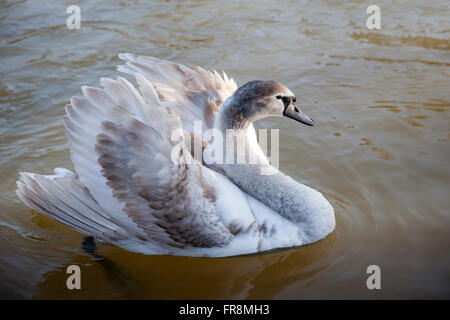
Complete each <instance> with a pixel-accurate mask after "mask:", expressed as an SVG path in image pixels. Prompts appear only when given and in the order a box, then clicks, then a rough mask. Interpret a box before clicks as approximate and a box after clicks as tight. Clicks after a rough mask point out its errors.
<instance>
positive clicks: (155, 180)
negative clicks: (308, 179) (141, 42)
mask: <svg viewBox="0 0 450 320" xmlns="http://www.w3.org/2000/svg"><path fill="white" fill-rule="evenodd" d="M120 58H121V59H123V60H125V61H126V64H125V65H122V66H119V67H118V70H119V71H122V72H125V73H127V74H131V75H133V76H135V78H136V81H137V83H138V85H139V91H140V92H138V90H136V88H135V87H134V86H133V85H132V84H131V83H130V82H128V81H127V80H126V79H124V78H122V77H118V78H117V80H112V79H101V80H100V83H101V85H102V87H103V88H101V89H100V88H93V87H83V88H82V92H83V97H72V98H71V99H70V104H68V105H67V106H66V113H67V116H66V118H65V127H66V133H67V137H68V144H69V147H70V155H71V159H72V162H73V164H74V167H75V171H76V173H72V172H71V171H69V170H66V169H61V168H58V169H55V175H38V174H33V173H21V174H20V180H19V181H18V182H17V186H18V189H17V194H18V196H19V197H20V198H21V199H22V200H23V201H24V202H25V203H26V204H27V205H28V206H30V207H31V208H33V209H35V210H36V211H39V212H40V213H42V214H44V215H46V216H48V217H50V218H53V219H55V220H57V221H59V222H61V223H64V224H66V225H68V226H69V227H71V228H73V229H75V230H77V231H79V232H81V233H83V234H86V235H90V236H93V237H95V238H96V239H98V240H100V241H104V242H108V243H112V244H115V245H118V246H120V247H123V248H125V249H127V250H130V251H135V252H140V253H144V254H170V255H185V256H210V257H219V256H231V255H239V254H248V253H255V252H261V251H265V250H270V249H274V248H280V247H291V246H299V245H304V244H307V243H311V242H314V241H317V240H319V239H321V238H323V237H325V236H326V235H327V234H329V233H330V232H331V231H333V229H334V227H335V220H334V212H333V208H332V207H331V206H330V204H329V203H328V202H327V201H326V200H325V198H324V197H323V196H322V195H321V194H320V193H319V192H317V191H315V190H313V189H311V188H309V187H307V186H304V185H301V184H299V183H297V182H295V181H294V180H293V179H291V178H289V177H288V176H286V175H284V174H282V173H281V172H278V173H277V174H275V175H273V176H261V175H258V174H256V173H255V172H256V171H255V170H256V169H258V168H259V167H255V166H251V165H250V166H246V165H224V166H206V165H204V164H203V163H201V159H200V160H199V159H193V157H192V155H191V153H190V151H189V149H188V148H187V146H186V143H185V141H184V137H182V139H181V140H180V141H177V142H174V141H172V140H171V134H172V133H173V131H174V130H177V129H184V132H186V133H187V134H188V136H189V137H194V135H193V134H192V133H193V131H194V128H193V124H194V121H202V123H203V124H204V125H203V128H204V129H205V130H206V129H208V128H213V127H214V128H217V129H220V130H225V129H229V128H228V127H227V124H228V123H231V125H232V126H235V125H236V126H237V125H238V124H237V122H238V121H237V120H236V119H234V117H235V115H236V114H239V115H240V117H241V118H240V120H239V121H240V122H239V123H240V124H241V125H242V126H243V128H244V129H245V130H244V135H243V136H242V139H244V140H245V143H247V144H248V145H249V146H250V149H251V150H253V151H252V152H254V153H255V154H256V156H257V158H258V159H259V162H258V163H259V164H260V165H263V166H268V165H269V164H268V161H267V159H266V158H265V155H264V153H263V152H262V150H261V149H260V147H259V145H258V144H257V140H256V134H255V130H254V128H253V126H252V124H251V122H252V121H253V120H256V119H257V118H261V117H263V116H270V115H276V116H279V115H278V114H277V113H279V110H278V109H277V108H278V107H279V105H278V104H279V102H277V101H276V100H275V98H273V97H271V96H272V95H276V96H277V97H279V94H283V95H291V94H292V93H291V92H290V91H289V90H288V89H287V88H285V87H284V86H282V85H280V84H278V83H275V82H271V83H266V82H261V83H258V86H256V87H254V86H253V87H252V86H250V87H248V88H246V89H245V90H247V91H245V90H244V89H242V90H241V89H239V90H240V91H239V90H238V91H236V90H237V86H236V83H235V82H234V80H232V79H229V78H228V77H227V75H226V74H225V73H223V74H222V75H220V74H219V73H217V72H216V71H214V70H213V71H207V70H204V69H202V68H200V67H198V66H192V65H189V66H184V65H181V64H177V63H174V62H169V61H164V60H160V59H157V58H153V57H144V56H137V55H133V54H121V55H120ZM248 90H254V92H251V94H252V95H254V97H253V98H248V99H246V100H245V101H247V100H248V101H250V102H248V103H249V105H248V107H246V108H247V109H248V110H253V109H255V108H254V106H253V104H254V103H256V102H255V101H257V102H258V103H260V102H261V101H262V100H261V99H263V100H264V99H266V100H264V101H270V102H267V108H263V109H264V110H266V109H267V110H269V111H260V109H258V111H254V112H259V113H261V114H256V113H255V114H250V113H248V116H245V114H246V113H245V112H244V119H242V114H243V113H242V110H240V109H239V108H243V106H242V104H243V103H241V102H239V101H244V100H242V99H241V98H242V95H245V94H248V92H249V91H248ZM256 91H257V92H256ZM269 96H270V99H272V100H273V101H274V102H272V100H268V99H269V98H268V97H269ZM240 99H241V100H240ZM277 103H278V104H277ZM280 103H281V102H280ZM235 109H236V110H235ZM237 109H239V110H237ZM247 109H246V110H247ZM255 110H256V109H255ZM274 110H275V111H274ZM277 110H278V111H277ZM252 112H253V111H252ZM264 112H266V114H264ZM255 115H256V116H255ZM280 115H281V114H280ZM247 120H248V123H246V121H247ZM190 134H192V136H190ZM195 138H197V139H198V138H200V139H201V140H202V139H203V141H206V142H204V143H206V144H208V142H210V141H207V140H205V139H204V138H201V137H194V139H195ZM209 147H211V145H210V146H209ZM174 154H175V156H176V157H177V159H175V160H177V161H173V160H174V159H173V156H174ZM198 160H199V161H200V162H199V161H198Z"/></svg>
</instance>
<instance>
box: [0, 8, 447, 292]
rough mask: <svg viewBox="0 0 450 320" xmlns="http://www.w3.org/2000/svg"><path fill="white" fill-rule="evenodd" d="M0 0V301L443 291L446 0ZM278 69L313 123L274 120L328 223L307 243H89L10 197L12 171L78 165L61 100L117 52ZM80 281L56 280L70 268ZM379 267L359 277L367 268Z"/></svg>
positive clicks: (234, 71) (244, 70) (236, 70)
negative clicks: (175, 248) (370, 24)
mask: <svg viewBox="0 0 450 320" xmlns="http://www.w3.org/2000/svg"><path fill="white" fill-rule="evenodd" d="M70 4H72V1H58V2H54V1H25V0H22V1H6V2H5V1H2V2H1V3H0V10H1V11H0V59H1V61H0V62H1V63H0V74H1V83H0V177H1V184H0V243H1V246H0V297H1V298H239V299H240V298H254V299H257V298H269V299H272V298H281V299H285V298H286V299H299V298H450V286H449V284H450V251H449V249H450V237H449V227H450V213H449V208H450V197H449V194H450V192H449V191H450V190H449V181H450V166H449V162H450V148H449V147H450V145H449V139H450V130H449V129H450V126H449V124H450V121H449V120H450V118H449V107H450V97H449V79H450V77H449V72H450V54H449V49H450V41H449V34H450V24H449V21H448V16H449V13H450V12H449V3H448V2H446V1H426V2H424V1H393V2H390V1H377V3H376V4H378V5H379V6H380V8H381V24H382V30H379V31H370V30H368V29H367V28H366V18H367V14H366V8H367V6H368V4H367V3H366V2H362V1H352V2H350V1H340V2H338V1H332V2H330V1H327V2H325V1H324V2H319V1H317V2H308V1H288V0H279V1H276V2H271V1H258V2H257V3H253V4H252V3H247V2H246V3H239V2H237V1H206V0H205V1H183V2H177V1H152V2H151V3H145V2H143V1H130V2H125V1H95V2H94V1H82V2H80V7H81V26H82V28H81V30H68V29H67V28H66V26H65V24H66V19H67V17H68V14H66V8H67V6H68V5H70ZM120 52H134V53H139V54H146V55H154V56H157V57H161V58H166V59H171V60H175V61H179V62H183V63H187V62H191V63H195V64H199V65H202V66H204V67H207V68H217V69H224V70H226V71H227V73H228V74H229V75H231V76H232V77H234V78H235V79H236V80H237V81H238V83H239V84H242V83H244V82H245V81H248V80H252V79H274V80H278V81H280V82H283V83H285V84H286V85H288V87H289V88H291V90H292V91H293V92H295V93H296V95H297V98H298V100H299V101H300V102H301V105H302V106H303V108H304V110H305V112H306V113H307V114H309V115H310V116H311V117H312V118H314V119H315V120H316V123H317V125H316V126H315V127H312V128H310V127H306V126H300V125H298V124H297V123H295V122H294V121H291V120H289V119H267V120H264V121H260V122H259V123H258V124H257V126H258V127H271V128H280V148H281V150H280V167H281V169H282V170H283V171H284V172H286V173H287V174H289V175H291V176H293V177H294V178H295V179H297V180H298V181H301V182H303V183H306V184H308V185H310V186H312V187H314V188H316V189H319V190H320V191H322V192H323V193H324V194H325V195H326V197H327V198H328V199H329V201H330V202H331V203H332V205H333V206H334V208H335V210H336V219H337V228H336V231H335V232H334V233H332V234H331V235H330V236H329V237H327V238H326V239H324V240H323V241H320V242H318V243H315V244H313V245H309V246H306V247H303V248H294V249H288V250H281V251H276V252H272V253H267V254H262V255H252V256H245V257H233V258H223V259H202V258H185V257H166V256H158V257H154V256H143V255H139V254H134V253H129V252H126V251H124V250H122V249H120V248H117V247H113V246H108V245H99V253H101V254H102V255H103V256H105V257H106V258H107V259H106V260H104V261H101V262H99V261H96V260H94V259H93V258H91V257H90V256H89V255H87V254H86V253H84V252H83V251H82V250H81V247H80V243H81V240H82V238H83V236H82V235H81V234H78V233H76V232H74V231H72V230H70V229H69V228H67V227H65V226H63V225H60V224H58V223H56V222H54V221H52V220H50V219H48V218H46V217H44V216H41V215H40V214H38V213H37V212H34V211H32V210H30V209H28V208H27V207H26V206H25V205H24V204H22V203H21V202H20V201H19V200H18V198H17V197H16V195H15V193H14V190H15V181H16V179H17V175H18V172H19V171H31V172H38V173H42V174H46V173H50V172H51V171H52V169H53V168H54V167H58V166H62V167H67V168H69V169H72V168H73V166H72V164H71V162H70V159H69V154H68V148H67V146H66V139H65V136H64V130H63V125H62V119H63V116H64V108H63V107H64V105H65V104H66V103H67V101H68V98H69V97H70V96H72V95H76V94H80V89H79V88H80V86H82V85H86V84H87V85H98V78H100V77H102V76H116V75H117V74H118V73H117V72H116V71H115V70H114V68H115V66H116V65H117V64H119V59H118V58H117V54H118V53H120ZM71 264H77V265H80V266H81V271H82V290H80V291H77V292H74V291H69V290H67V288H66V287H65V281H66V278H67V274H66V268H67V266H68V265H71ZM372 264H375V265H378V266H380V268H381V280H382V281H381V285H382V289H381V290H372V291H370V290H368V289H367V287H366V279H367V277H368V275H367V274H366V268H367V266H369V265H372Z"/></svg>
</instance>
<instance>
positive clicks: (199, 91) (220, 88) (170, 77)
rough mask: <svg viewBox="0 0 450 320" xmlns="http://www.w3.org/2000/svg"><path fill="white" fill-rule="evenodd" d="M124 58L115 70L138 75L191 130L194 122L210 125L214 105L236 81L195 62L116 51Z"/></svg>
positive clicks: (212, 123)
mask: <svg viewBox="0 0 450 320" xmlns="http://www.w3.org/2000/svg"><path fill="white" fill-rule="evenodd" d="M119 57H120V58H121V59H122V60H125V61H126V64H125V65H121V66H118V68H117V69H118V70H119V71H121V72H124V73H128V74H131V75H134V76H137V77H139V75H142V76H144V77H145V78H146V80H148V81H149V82H150V83H151V84H152V85H153V86H154V87H155V88H156V89H157V91H158V92H159V93H160V94H161V96H162V97H163V99H164V102H163V104H164V105H167V106H171V107H172V108H173V110H174V111H175V112H176V113H177V114H179V115H180V116H181V119H182V122H183V127H184V128H185V129H186V130H189V131H191V132H193V125H194V121H196V120H197V121H198V120H200V121H202V123H203V129H204V130H206V129H208V128H212V127H213V125H214V116H215V114H216V113H217V110H218V108H219V107H220V106H221V105H222V104H223V103H224V102H225V100H226V99H227V98H228V97H230V96H231V95H232V94H233V92H234V91H236V89H237V86H236V82H235V81H234V80H233V79H230V78H228V76H227V75H226V74H225V72H222V75H220V74H219V73H218V72H217V71H215V70H205V69H203V68H201V67H199V66H195V65H191V64H190V65H188V66H186V65H182V64H178V63H175V62H171V61H166V60H161V59H158V58H154V57H147V56H139V55H136V54H131V53H124V54H120V55H119Z"/></svg>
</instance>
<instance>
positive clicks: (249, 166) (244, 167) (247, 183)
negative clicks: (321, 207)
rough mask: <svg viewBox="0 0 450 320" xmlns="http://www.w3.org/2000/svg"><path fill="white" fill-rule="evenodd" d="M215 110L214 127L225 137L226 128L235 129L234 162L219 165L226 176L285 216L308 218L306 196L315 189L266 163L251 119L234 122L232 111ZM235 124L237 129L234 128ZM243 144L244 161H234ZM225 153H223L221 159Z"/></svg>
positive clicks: (298, 221) (306, 219)
mask: <svg viewBox="0 0 450 320" xmlns="http://www.w3.org/2000/svg"><path fill="white" fill-rule="evenodd" d="M224 111H225V112H219V114H218V117H217V118H216V122H215V128H216V129H218V130H220V131H222V135H223V136H224V137H225V136H226V134H227V131H228V132H229V131H230V129H233V130H235V131H234V135H233V136H232V137H233V138H232V141H233V142H234V148H233V149H232V150H231V152H233V155H234V157H233V159H234V160H235V162H234V163H229V162H227V163H225V164H223V165H221V166H220V167H221V168H222V169H223V170H224V171H225V173H226V175H227V177H228V178H229V179H230V180H231V181H233V183H235V184H236V185H237V186H239V188H241V189H242V190H243V191H244V192H246V193H247V194H249V195H251V196H253V197H254V198H256V199H258V200H259V201H261V202H262V203H264V204H265V205H267V206H268V207H270V208H271V209H273V210H274V211H276V212H278V213H279V214H280V215H282V216H284V217H285V218H287V219H289V220H291V221H293V222H296V223H302V222H307V221H309V220H310V217H309V215H310V213H311V212H310V211H309V210H308V201H309V200H308V199H307V198H308V197H309V195H310V193H311V192H314V193H317V192H316V191H315V190H313V189H311V188H309V187H307V186H305V185H302V184H300V183H298V182H296V181H295V180H294V179H292V178H291V177H289V176H287V175H285V174H284V173H282V172H281V171H279V170H278V169H276V168H274V167H272V166H271V165H270V164H269V161H268V160H267V158H266V156H265V155H264V153H263V152H262V151H261V148H260V147H259V145H258V144H257V141H256V139H255V138H254V129H253V126H251V121H248V122H246V121H245V120H244V121H242V122H238V123H236V122H235V121H233V118H236V114H233V113H228V112H227V111H229V110H226V109H225V110H224ZM236 128H237V130H236ZM236 146H240V148H242V147H243V146H244V147H245V150H246V162H245V163H244V164H242V163H239V162H237V159H238V154H237V153H238V150H237V149H238V148H236ZM224 150H225V151H224V153H226V152H230V149H229V141H227V146H226V147H225V146H224ZM225 158H226V157H225V156H224V159H225ZM248 159H256V162H251V163H249V162H248Z"/></svg>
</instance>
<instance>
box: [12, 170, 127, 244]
mask: <svg viewBox="0 0 450 320" xmlns="http://www.w3.org/2000/svg"><path fill="white" fill-rule="evenodd" d="M16 193H17V195H18V196H19V198H20V199H21V200H22V201H23V202H24V203H26V204H27V205H28V206H29V207H31V208H32V209H34V210H36V211H39V212H40V213H42V214H44V215H46V216H48V217H50V218H52V219H54V220H56V221H59V222H61V223H63V224H65V225H67V226H69V227H71V228H72V229H74V230H76V231H78V232H81V233H83V234H86V235H90V236H94V237H96V238H97V239H100V240H103V241H106V242H114V241H117V240H124V239H127V238H129V237H130V236H129V234H128V233H127V232H126V231H125V230H123V229H122V228H120V227H118V226H117V225H116V224H114V223H113V222H112V221H111V220H110V218H109V216H108V214H107V213H106V212H105V210H104V209H103V208H102V207H101V206H100V205H99V204H98V203H97V201H95V199H94V198H93V197H92V195H91V193H90V192H89V190H87V188H86V187H85V186H83V185H82V184H81V182H80V181H79V179H78V177H77V176H76V175H75V174H74V173H72V172H70V171H69V170H66V169H62V168H57V169H55V174H54V175H40V174H35V173H28V172H21V173H20V179H19V181H17V190H16Z"/></svg>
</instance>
